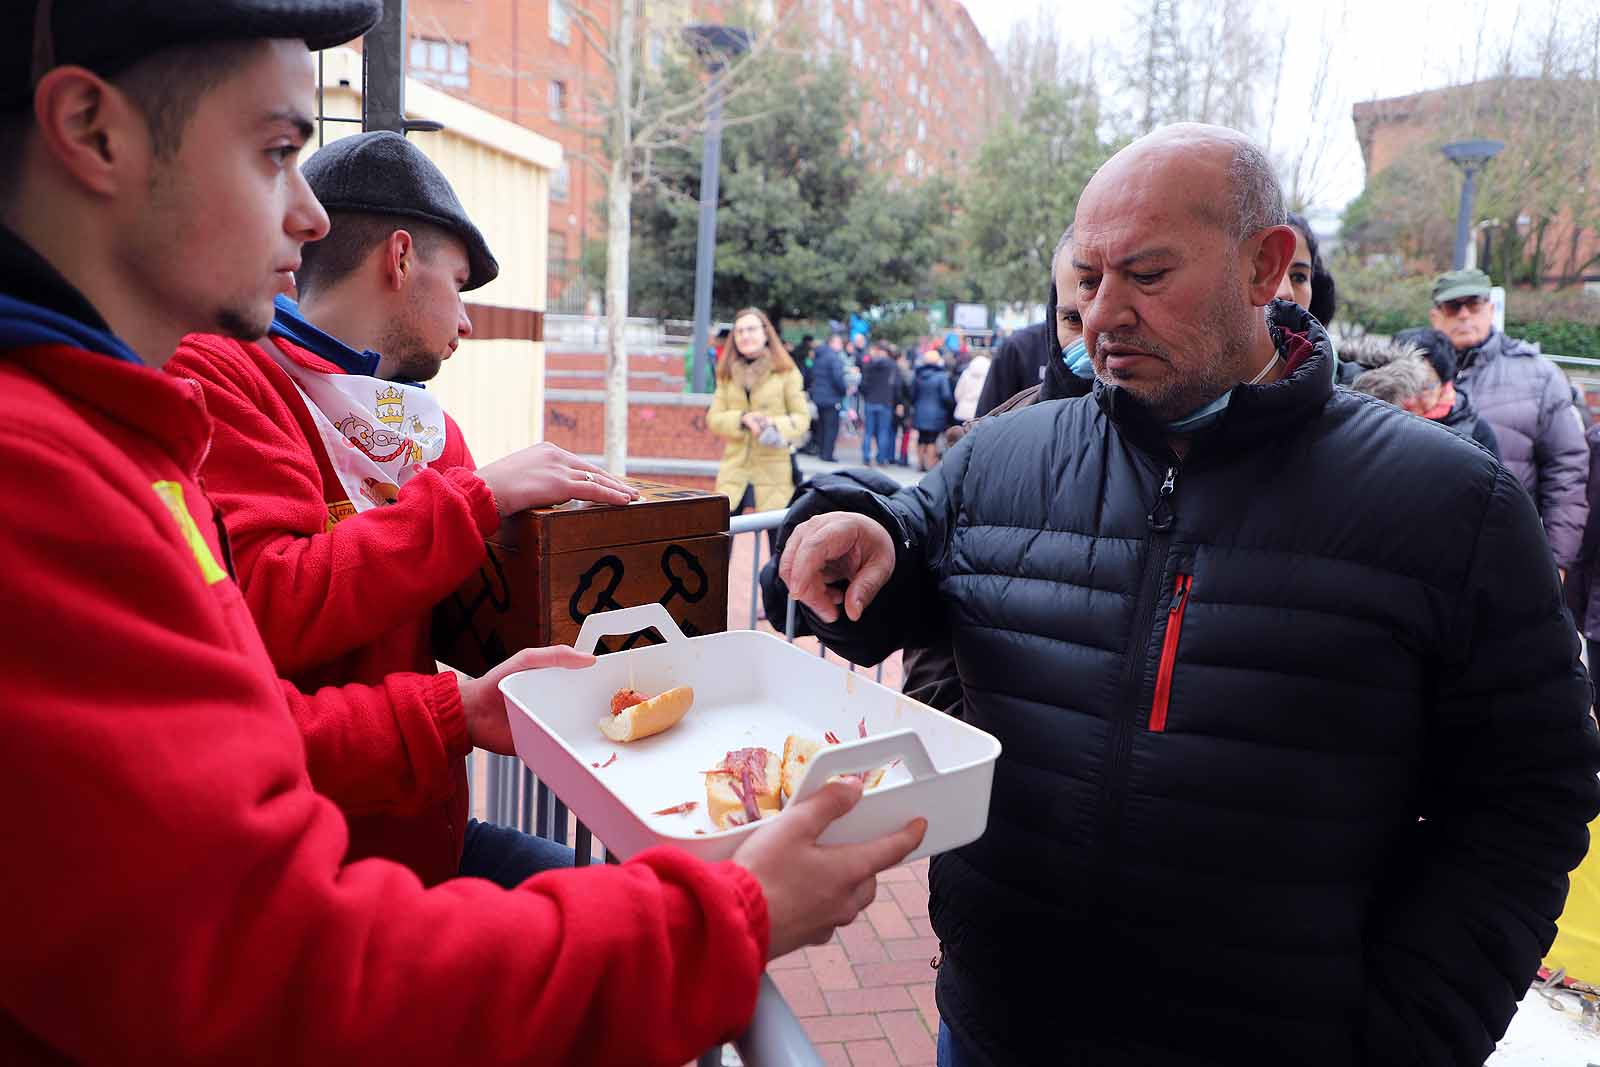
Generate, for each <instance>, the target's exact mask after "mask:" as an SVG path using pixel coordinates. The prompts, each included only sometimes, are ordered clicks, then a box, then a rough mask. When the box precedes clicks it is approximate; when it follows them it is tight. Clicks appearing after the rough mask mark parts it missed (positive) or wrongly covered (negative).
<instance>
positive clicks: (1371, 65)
mask: <svg viewBox="0 0 1600 1067" xmlns="http://www.w3.org/2000/svg"><path fill="white" fill-rule="evenodd" d="M1552 2H1555V0H1523V2H1522V3H1520V5H1519V3H1517V2H1514V0H1513V2H1502V3H1489V2H1488V0H1455V2H1453V3H1452V2H1442V0H1345V2H1340V0H1329V2H1327V3H1319V2H1316V0H1312V2H1306V0H1301V2H1300V3H1295V4H1270V3H1261V4H1260V5H1259V11H1260V16H1261V18H1262V19H1263V21H1265V22H1266V23H1267V24H1268V25H1269V26H1270V28H1271V38H1272V40H1274V41H1276V40H1277V39H1278V35H1279V31H1280V30H1281V28H1282V26H1283V23H1284V20H1285V19H1289V18H1292V19H1294V23H1293V26H1292V28H1291V30H1290V35H1289V44H1288V54H1287V57H1286V60H1285V69H1286V73H1285V76H1284V80H1283V85H1282V89H1281V99H1280V102H1279V105H1278V121H1277V123H1276V124H1275V128H1274V131H1273V141H1274V144H1273V148H1274V149H1275V150H1278V149H1281V148H1282V147H1283V146H1286V145H1288V144H1290V143H1293V142H1296V141H1297V140H1298V139H1299V138H1300V136H1301V131H1300V129H1298V128H1297V127H1301V126H1303V125H1304V123H1305V122H1306V121H1307V114H1306V113H1307V111H1308V110H1309V109H1310V98H1311V82H1312V77H1311V74H1312V71H1313V70H1314V69H1315V66H1316V63H1317V58H1318V56H1319V54H1320V49H1321V47H1322V41H1323V39H1324V36H1326V37H1327V38H1328V39H1329V40H1331V41H1332V43H1333V47H1334V51H1333V55H1334V63H1333V75H1332V81H1333V83H1334V84H1333V87H1332V88H1333V92H1334V98H1335V99H1334V102H1333V103H1332V104H1330V106H1329V107H1327V108H1326V109H1325V114H1324V119H1323V121H1322V124H1321V126H1322V128H1324V129H1326V130H1327V132H1328V134H1329V136H1330V151H1329V154H1328V159H1327V162H1326V164H1325V165H1324V166H1323V167H1322V168H1321V172H1320V173H1319V176H1318V177H1319V180H1318V183H1317V184H1318V186H1319V187H1320V188H1321V189H1322V190H1325V191H1323V192H1322V194H1321V195H1320V196H1319V198H1318V200H1319V203H1318V205H1317V207H1318V211H1317V214H1318V215H1324V214H1330V215H1334V216H1336V215H1337V213H1338V212H1339V211H1341V210H1342V209H1343V208H1344V205H1345V204H1346V203H1347V202H1348V201H1349V200H1351V199H1352V198H1353V197H1355V196H1356V195H1357V194H1358V193H1360V191H1361V186H1362V181H1363V177H1364V172H1363V167H1362V162H1361V149H1360V148H1359V147H1358V145H1357V144H1356V137H1355V127H1354V125H1352V123H1351V121H1350V106H1351V104H1353V103H1355V102H1357V101H1360V100H1372V99H1378V98H1381V97H1386V96H1401V95H1404V94H1406V93H1413V92H1417V91H1419V90H1422V89H1430V88H1436V87H1438V86H1440V85H1445V84H1448V83H1449V81H1450V80H1451V74H1452V73H1453V72H1455V71H1459V70H1466V69H1470V64H1471V53H1472V49H1473V47H1474V44H1475V42H1476V41H1477V40H1478V37H1479V29H1480V27H1483V28H1485V29H1486V30H1487V32H1486V34H1485V37H1486V39H1489V40H1493V41H1503V40H1504V39H1505V37H1506V36H1507V35H1508V34H1510V33H1511V32H1512V27H1513V26H1514V25H1520V26H1522V27H1523V28H1524V29H1523V32H1524V33H1526V32H1528V29H1529V28H1530V27H1531V26H1533V25H1535V24H1539V23H1542V22H1544V20H1545V19H1546V18H1547V17H1548V16H1547V12H1548V10H1549V4H1550V3H1552ZM1562 2H1564V3H1565V4H1566V5H1567V7H1568V9H1570V8H1571V7H1573V6H1577V5H1587V4H1592V3H1594V2H1596V0H1562ZM966 6H967V10H968V11H969V12H971V14H972V18H973V21H974V22H976V23H977V24H978V28H979V29H980V30H981V31H983V35H984V36H985V38H987V39H988V41H989V43H990V46H991V47H992V48H994V49H995V51H996V52H997V53H998V52H999V50H1000V48H1001V47H1002V46H1003V45H1004V43H1005V40H1006V36H1007V34H1008V32H1009V31H1010V28H1011V26H1012V25H1013V24H1014V23H1016V22H1019V21H1021V22H1025V23H1026V22H1031V21H1032V20H1033V18H1034V16H1035V13H1036V12H1037V10H1038V8H1039V3H1038V0H966ZM1139 6H1140V5H1139V4H1137V3H1136V2H1130V0H1097V2H1095V3H1092V4H1074V5H1070V6H1069V5H1065V4H1052V5H1050V7H1051V8H1052V9H1053V10H1054V11H1056V12H1057V15H1056V18H1057V20H1058V24H1059V25H1060V27H1061V30H1062V33H1063V36H1065V37H1066V38H1067V39H1068V40H1069V41H1072V42H1074V43H1075V44H1077V45H1079V46H1080V47H1085V48H1099V49H1101V50H1105V49H1107V48H1108V47H1110V46H1112V45H1114V43H1115V42H1119V41H1124V40H1129V39H1130V38H1133V39H1136V35H1137V33H1138V26H1137V25H1136V23H1135V21H1134V16H1133V13H1132V12H1133V9H1135V8H1137V7H1139ZM1519 7H1520V14H1521V18H1522V21H1521V22H1520V23H1518V22H1517V18H1518V14H1519ZM1341 18H1342V19H1343V23H1344V25H1343V26H1342V27H1341V26H1340V21H1341ZM1273 60H1274V57H1263V62H1264V63H1269V64H1270V63H1271V62H1273ZM1096 72H1097V75H1098V76H1100V77H1102V78H1103V77H1105V76H1106V73H1107V72H1106V71H1105V69H1104V68H1102V67H1100V66H1099V65H1098V64H1097V65H1096ZM1265 111H1266V108H1265V106H1263V108H1262V112H1263V114H1264V113H1265ZM1335 225H1336V224H1335ZM1318 228H1319V229H1321V228H1323V223H1322V221H1321V220H1320V219H1319V220H1318Z"/></svg>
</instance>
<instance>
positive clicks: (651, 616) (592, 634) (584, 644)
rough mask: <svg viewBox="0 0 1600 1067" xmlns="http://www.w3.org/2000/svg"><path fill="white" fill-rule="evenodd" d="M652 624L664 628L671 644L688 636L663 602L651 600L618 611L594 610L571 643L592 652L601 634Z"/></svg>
mask: <svg viewBox="0 0 1600 1067" xmlns="http://www.w3.org/2000/svg"><path fill="white" fill-rule="evenodd" d="M652 626H654V627H655V628H656V629H657V630H660V631H661V636H662V637H663V638H665V639H666V642H667V644H669V645H671V644H676V643H678V642H679V641H687V640H689V639H688V638H687V637H685V636H684V634H683V631H682V630H681V629H679V628H678V623H677V620H675V619H673V617H672V616H671V614H669V613H668V611H667V609H666V608H665V607H664V606H662V605H661V604H655V603H651V604H640V605H638V606H637V607H632V608H618V609H617V610H616V611H597V612H595V613H594V614H593V615H590V616H589V617H588V618H587V619H584V620H583V628H582V629H580V630H579V631H578V639H577V640H576V641H574V642H573V643H572V647H573V648H576V649H577V650H578V651H579V652H588V653H590V654H593V652H594V646H595V645H596V644H598V643H599V641H600V639H601V638H602V637H620V636H622V635H623V634H633V633H638V632H639V631H640V630H648V629H649V628H650V627H652Z"/></svg>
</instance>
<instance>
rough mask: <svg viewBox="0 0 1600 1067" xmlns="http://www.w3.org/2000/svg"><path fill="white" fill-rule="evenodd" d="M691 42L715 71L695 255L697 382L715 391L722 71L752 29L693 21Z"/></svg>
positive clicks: (686, 32)
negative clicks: (711, 349) (710, 346)
mask: <svg viewBox="0 0 1600 1067" xmlns="http://www.w3.org/2000/svg"><path fill="white" fill-rule="evenodd" d="M683 32H684V35H685V36H686V37H687V38H688V39H689V43H690V45H691V46H692V47H693V48H694V50H695V51H696V52H698V53H699V54H700V57H701V58H702V59H703V60H705V63H706V67H707V68H708V69H709V70H710V72H711V95H710V99H709V100H708V101H707V104H706V138H705V150H704V152H703V153H702V154H701V157H700V229H699V233H698V235H697V237H696V241H695V261H694V341H693V344H694V352H693V358H694V388H695V391H696V392H699V393H709V392H710V391H711V361H710V360H709V359H707V358H706V342H707V340H708V339H709V337H710V333H711V275H712V267H713V266H714V265H715V263H716V257H717V186H718V184H719V178H720V177H721V174H720V172H721V169H722V72H723V70H724V69H725V68H726V66H727V64H728V61H729V60H730V59H732V58H734V57H736V56H738V55H741V54H743V53H744V52H745V51H747V50H748V49H749V47H750V35H749V34H748V33H747V32H746V31H744V30H740V29H735V28H733V27H731V26H711V25H701V26H689V27H687V28H686V29H685V30H684V31H683Z"/></svg>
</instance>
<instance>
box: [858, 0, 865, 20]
mask: <svg viewBox="0 0 1600 1067" xmlns="http://www.w3.org/2000/svg"><path fill="white" fill-rule="evenodd" d="M866 17H867V7H866V4H865V3H863V2H862V0H856V20H857V21H858V22H859V21H861V20H863V19H865V18H866Z"/></svg>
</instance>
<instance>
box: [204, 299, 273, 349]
mask: <svg viewBox="0 0 1600 1067" xmlns="http://www.w3.org/2000/svg"><path fill="white" fill-rule="evenodd" d="M272 316H273V306H272V305H271V304H267V305H266V306H265V307H261V308H257V307H250V306H247V305H244V304H240V305H238V306H226V307H222V308H219V309H218V310H217V313H216V315H215V316H214V317H215V319H216V324H217V332H218V333H220V334H221V335H222V336H224V337H231V338H233V339H234V340H235V341H259V340H260V339H261V338H263V337H265V336H266V335H267V330H268V329H269V328H270V327H271V326H272Z"/></svg>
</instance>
